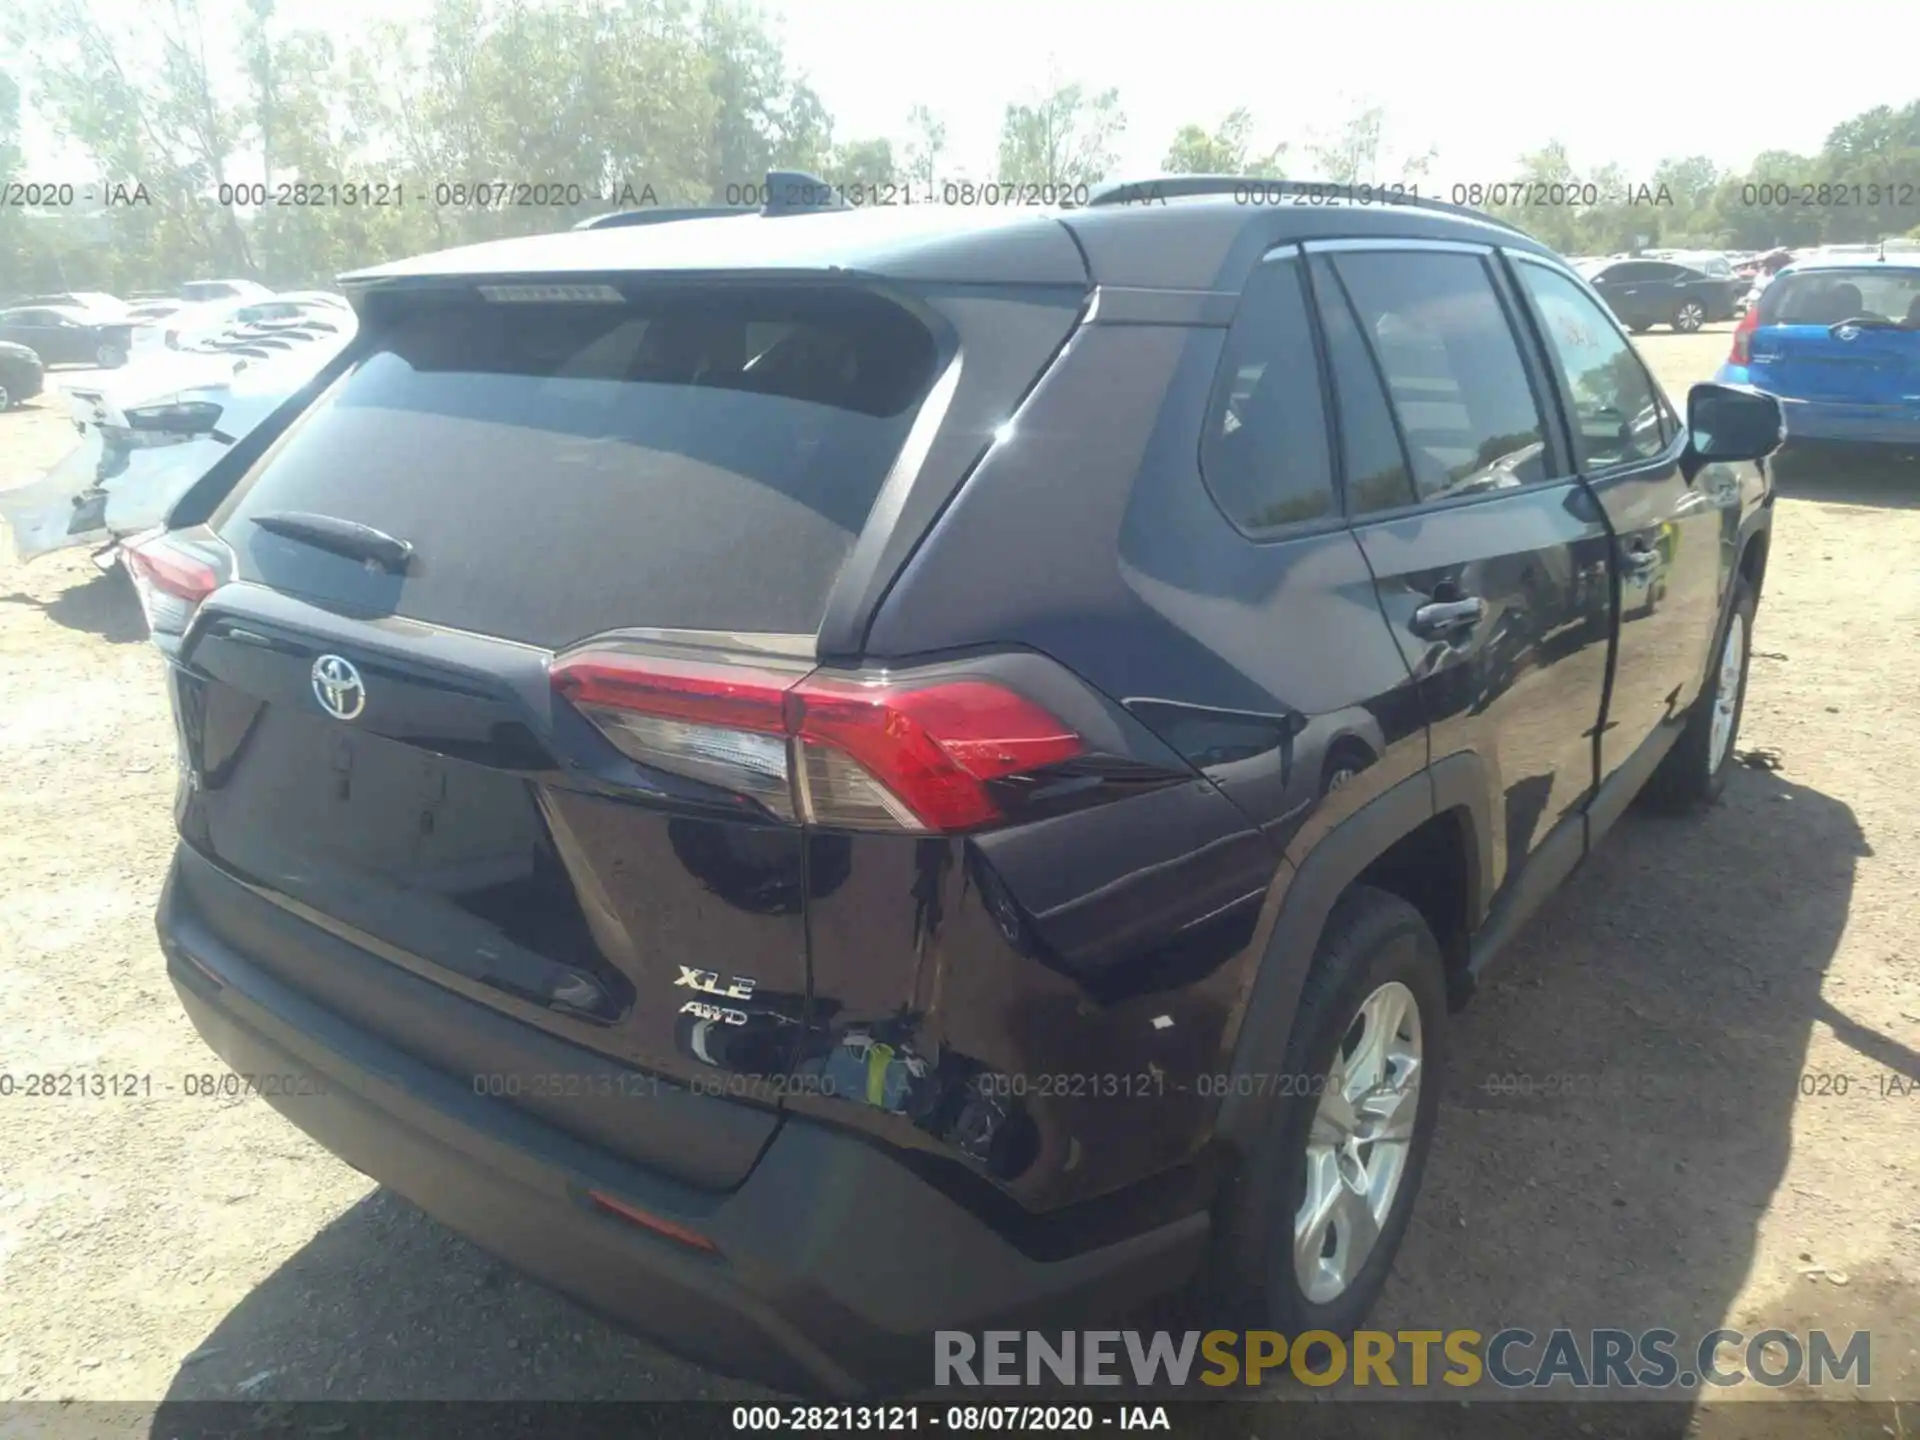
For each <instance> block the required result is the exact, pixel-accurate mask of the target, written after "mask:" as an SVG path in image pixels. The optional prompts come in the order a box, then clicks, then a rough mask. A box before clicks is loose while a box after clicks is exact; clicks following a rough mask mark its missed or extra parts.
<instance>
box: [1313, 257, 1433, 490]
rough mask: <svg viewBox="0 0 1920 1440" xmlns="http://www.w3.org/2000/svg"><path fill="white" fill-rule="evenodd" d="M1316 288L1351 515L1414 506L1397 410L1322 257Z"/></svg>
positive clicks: (1337, 279) (1315, 277) (1316, 270)
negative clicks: (1391, 406)
mask: <svg viewBox="0 0 1920 1440" xmlns="http://www.w3.org/2000/svg"><path fill="white" fill-rule="evenodd" d="M1313 291H1314V297H1315V299H1316V301H1317V302H1318V306H1319V310H1320V328H1321V331H1322V332H1323V333H1324V334H1325V335H1326V337H1327V360H1328V363H1329V366H1330V368H1331V369H1332V371H1333V391H1334V403H1335V408H1336V411H1337V413H1338V415H1339V417H1340V460H1341V469H1340V474H1341V478H1342V480H1343V481H1344V482H1345V484H1346V490H1347V513H1348V514H1350V515H1366V514H1371V513H1372V512H1373V511H1375V510H1387V509H1391V508H1392V507H1393V506H1396V505H1410V504H1412V503H1413V500H1414V498H1415V497H1414V490H1413V476H1412V475H1411V474H1410V473H1409V472H1408V470H1407V456H1406V452H1405V451H1404V450H1402V449H1401V448H1400V434H1399V432H1398V430H1396V429H1395V428H1394V421H1393V412H1392V411H1391V410H1389V409H1388V408H1387V392H1386V390H1385V388H1384V386H1383V384H1382V381H1381V379H1380V370H1379V367H1377V366H1376V365H1375V364H1374V363H1373V355H1372V353H1371V352H1370V351H1369V350H1368V349H1367V341H1366V337H1365V336H1363V335H1362V334H1361V333H1360V325H1359V322H1358V321H1356V320H1355V319H1354V318H1353V309H1352V306H1351V305H1350V304H1349V303H1348V301H1347V294H1346V291H1345V289H1343V288H1342V286H1341V284H1340V277H1339V276H1337V275H1335V274H1334V273H1333V267H1332V266H1331V265H1329V264H1328V263H1327V262H1326V260H1325V259H1324V258H1323V259H1318V260H1315V261H1314V262H1313Z"/></svg>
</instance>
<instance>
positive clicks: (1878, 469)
mask: <svg viewBox="0 0 1920 1440" xmlns="http://www.w3.org/2000/svg"><path fill="white" fill-rule="evenodd" d="M1773 469H1774V479H1775V481H1776V482H1777V486H1778V489H1779V492H1780V494H1782V495H1784V496H1787V497H1789V498H1790V499H1794V500H1830V501H1836V502H1838V503H1841V504H1847V505H1877V506H1881V507H1883V508H1886V509H1890V510H1912V509H1914V508H1915V507H1916V506H1920V446H1916V447H1915V449H1914V451H1913V452H1912V453H1910V454H1905V455H1889V454H1881V453H1874V452H1871V451H1863V450H1857V449H1848V448H1845V447H1833V446H1828V447H1816V446H1809V445H1796V444H1795V443H1794V442H1793V441H1791V440H1789V441H1788V442H1787V444H1786V446H1785V447H1784V448H1783V449H1782V450H1781V452H1780V454H1779V455H1778V456H1777V457H1776V458H1775V460H1774V462H1773Z"/></svg>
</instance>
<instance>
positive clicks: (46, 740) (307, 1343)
mask: <svg viewBox="0 0 1920 1440" xmlns="http://www.w3.org/2000/svg"><path fill="white" fill-rule="evenodd" d="M1716 332H1717V333H1716ZM1716 332H1709V333H1707V334H1704V335H1700V336H1696V337H1679V336H1670V335H1666V334H1656V335H1651V336H1647V337H1644V338H1643V339H1642V341H1641V343H1642V345H1643V347H1644V350H1645V352H1646V353H1647V354H1648V355H1649V356H1650V357H1651V359H1652V360H1653V362H1654V364H1655V365H1656V367H1657V368H1658V369H1659V370H1660V373H1661V376H1662V378H1663V380H1664V382H1665V383H1666V385H1667V386H1668V388H1669V390H1670V392H1671V393H1673V394H1674V395H1675V396H1676V397H1681V396H1684V393H1685V389H1686V386H1687V385H1688V384H1689V383H1690V382H1692V381H1694V380H1698V379H1703V378H1705V377H1706V376H1707V375H1708V374H1709V373H1710V372H1711V369H1712V367H1713V365H1714V364H1715V363H1717V361H1718V360H1719V358H1720V357H1721V356H1722V355H1723V354H1724V353H1725V348H1726V343H1727V340H1726V335H1725V333H1724V327H1716ZM72 438H73V435H72V431H71V429H70V427H68V425H67V424H66V421H65V419H64V416H63V414H62V413H61V409H60V406H59V404H58V401H57V397H48V398H47V399H46V400H43V401H42V402H40V404H39V405H38V406H37V407H34V408H30V409H28V410H26V411H23V412H21V413H16V414H12V415H4V416H0V485H5V484H8V483H17V482H19V481H21V480H24V479H26V478H28V477H29V476H30V475H32V474H33V473H34V472H35V471H36V470H37V469H38V467H40V466H43V465H46V464H48V463H51V462H52V461H53V460H54V459H56V458H57V457H58V456H59V455H60V454H61V453H62V452H63V451H64V450H65V449H66V448H67V447H68V446H69V445H70V444H71V443H72ZM1905 479H1906V482H1907V483H1906V484H1905V485H1904V486H1903V485H1902V483H1901V477H1898V476H1885V477H1880V478H1879V479H1878V480H1870V481H1861V480H1847V481H1844V482H1841V481H1836V480H1833V479H1831V478H1828V479H1818V478H1810V479H1808V480H1806V481H1804V482H1801V483H1799V484H1798V485H1797V486H1796V488H1795V489H1794V490H1793V491H1792V493H1791V494H1790V495H1789V498H1787V499H1785V500H1784V501H1783V502H1782V506H1781V511H1780V515H1779V520H1778V525H1777V542H1776V546H1775V553H1774V558H1773V562H1772V569H1771V573H1770V576H1769V579H1768V586H1767V596H1766V603H1765V605H1764V606H1763V608H1762V610H1761V618H1760V624H1759V627H1758V630H1757V634H1756V641H1755V643H1756V646H1757V651H1758V654H1757V657H1756V659H1755V662H1754V667H1753V678H1752V691H1751V697H1750V700H1749V702H1748V707H1747V717H1746V730H1745V734H1744V736H1743V741H1742V743H1743V746H1744V747H1747V748H1749V749H1754V748H1759V749H1764V750H1769V751H1772V752H1775V753H1776V754H1777V755H1778V757H1779V759H1780V761H1781V765H1782V768H1781V769H1780V770H1779V771H1778V772H1777V773H1770V772H1767V771H1764V770H1760V769H1753V768H1744V769H1741V770H1740V771H1739V772H1738V773H1737V774H1736V775H1735V776H1734V777H1733V782H1732V784H1731V786H1730V787H1729V792H1728V795H1727V798H1726V799H1725V801H1724V802H1723V803H1722V804H1721V805H1720V806H1719V807H1718V808H1717V809H1716V810H1715V811H1714V812H1712V813H1711V814H1709V815H1706V816H1704V817H1701V818H1698V819H1692V820H1685V821H1662V820H1657V819H1654V818H1649V817H1644V816H1641V815H1638V814H1635V815H1632V816H1630V817H1629V818H1628V820H1627V821H1626V822H1624V823H1623V825H1622V826H1621V828H1620V829H1619V830H1618V831H1616V832H1615V834H1614V836H1613V837H1612V838H1610V839H1609V841H1608V842H1607V844H1606V845H1605V847H1604V848H1603V849H1602V851H1601V852H1600V853H1599V854H1598V855H1597V856H1596V857H1595V858H1594V859H1593V861H1592V862H1591V863H1590V864H1589V865H1588V866H1587V867H1586V868H1585V869H1584V870H1583V871H1582V872H1581V873H1580V874H1579V875H1578V876H1577V877H1576V879H1575V881H1574V882H1573V883H1572V884H1571V885H1570V886H1569V888H1568V889H1567V890H1566V891H1565V892H1564V893H1563V894H1561V895H1560V896H1559V897H1557V898H1556V899H1555V900H1554V901H1553V902H1552V903H1551V904H1550V905H1549V907H1548V908H1547V910H1546V911H1545V912H1544V913H1543V914H1542V915H1541V917H1540V918H1539V919H1538V920H1537V921H1536V922H1535V923H1534V924H1533V926H1532V928H1531V930H1530V931H1529V933H1528V934H1527V935H1525V936H1524V937H1523V938H1522V940H1521V941H1520V942H1519V943H1518V944H1517V945H1516V947H1515V951H1514V953H1513V956H1512V960H1511V963H1509V964H1508V965H1507V966H1506V967H1505V968H1504V969H1503V970H1502V971H1501V972H1500V974H1499V976H1498V978H1497V979H1496V980H1495V982H1494V983H1493V984H1492V985H1491V987H1490V989H1489V990H1488V991H1487V992H1486V993H1485V994H1483V996H1482V997H1481V998H1480V999H1479V1000H1478V1001H1477V1002H1476V1004H1475V1005H1474V1007H1473V1008H1471V1009H1470V1010H1469V1011H1467V1012H1466V1013H1465V1014H1464V1015H1463V1016H1462V1017H1461V1019H1460V1023H1459V1028H1458V1032H1457V1039H1456V1044H1455V1051H1454V1056H1453V1061H1452V1065H1451V1073H1450V1074H1448V1075H1447V1077H1446V1082H1447V1086H1448V1092H1447V1093H1448V1096H1449V1101H1448V1103H1447V1105H1446V1107H1445V1110H1444V1113H1443V1118H1442V1121H1441V1131H1440V1137H1439V1141H1438V1145H1437V1147H1436V1152H1435V1156H1434V1160H1433V1163H1432V1166H1431V1169H1430V1172H1429V1176H1428V1179H1427V1185H1426V1190H1425V1193H1424V1194H1423V1196H1422V1197H1421V1200H1420V1203H1419V1207H1418V1210H1417V1212H1416V1214H1415V1219H1414V1225H1413V1230H1412V1232H1411V1234H1410V1236H1409V1238H1408V1241H1407V1244H1406V1247H1405V1249H1404V1251H1403V1252H1402V1255H1401V1257H1400V1260H1399V1264H1398V1267H1397V1271H1396V1275H1395V1278H1394V1281H1393V1283H1392V1285H1391V1286H1390V1288H1389V1291H1388V1294H1387V1298H1386V1301H1385V1304H1384V1312H1385V1313H1384V1314H1382V1315H1381V1316H1380V1317H1379V1318H1380V1319H1381V1320H1382V1321H1383V1322H1384V1323H1385V1324H1386V1325H1387V1326H1388V1327H1389V1328H1392V1327H1409V1328H1418V1327H1423V1326H1431V1327H1445V1326H1456V1325H1462V1324H1470V1325H1475V1326H1478V1327H1480V1328H1482V1329H1483V1330H1488V1331H1491V1330H1492V1329H1494V1328H1497V1327H1499V1326H1500V1325H1503V1324H1524V1325H1527V1326H1529V1327H1531V1328H1533V1329H1535V1330H1545V1329H1548V1328H1551V1327H1552V1326H1553V1325H1555V1324H1569V1325H1573V1326H1576V1327H1580V1328H1586V1327H1588V1326H1620V1327H1623V1328H1626V1329H1630V1330H1640V1329H1644V1328H1647V1327H1652V1326H1667V1327H1669V1328H1672V1329H1674V1330H1677V1331H1679V1332H1681V1333H1682V1334H1683V1335H1686V1334H1688V1333H1689V1332H1693V1333H1698V1332H1702V1331H1705V1330H1708V1329H1711V1328H1712V1327H1714V1326H1715V1325H1718V1324H1722V1323H1724V1324H1727V1325H1730V1326H1735V1327H1739V1328H1743V1329H1746V1330H1749V1331H1751V1330H1757V1329H1761V1328H1765V1327H1768V1326H1782V1327H1786V1328H1788V1329H1804V1328H1806V1327H1810V1326H1825V1327H1827V1328H1829V1329H1841V1330H1845V1329H1850V1328H1854V1327H1871V1328H1872V1329H1873V1330H1874V1331H1875V1333H1876V1347H1875V1352H1874V1356H1873V1361H1874V1372H1873V1379H1874V1389H1875V1390H1876V1391H1878V1392H1879V1393H1880V1394H1882V1395H1883V1396H1889V1397H1897V1398H1903V1399H1913V1400H1920V1355H1916V1353H1915V1351H1914V1349H1913V1348H1912V1347H1913V1346H1914V1344H1915V1343H1916V1341H1915V1340H1914V1321H1915V1320H1916V1318H1920V1163H1917V1162H1920V1054H1917V1053H1916V1052H1917V1051H1920V961H1917V960H1916V949H1915V947H1916V941H1915V939H1914V935H1915V920H1916V915H1917V914H1920V905H1917V904H1916V900H1915V894H1916V889H1917V888H1920V874H1916V857H1917V856H1920V847H1917V846H1916V839H1917V838H1920V837H1917V836H1916V833H1915V832H1916V830H1917V829H1920V747H1916V746H1915V745H1914V744H1913V743H1912V740H1911V732H1912V726H1913V717H1914V716H1915V715H1916V714H1920V680H1917V679H1916V669H1915V668H1914V667H1913V666H1912V657H1913V656H1914V655H1915V653H1916V648H1915V642H1916V627H1917V626H1920V508H1915V501H1914V495H1915V494H1920V474H1916V475H1909V476H1907V477H1905ZM159 670H160V661H159V659H158V657H157V655H156V654H155V653H154V652H153V651H152V650H151V648H150V647H149V646H148V645H146V644H145V643H144V641H143V638H142V633H141V625H140V621H139V617H138V614H137V612H136V610H135V609H134V607H133V605H132V601H131V598H130V595H129V594H128V592H127V591H126V589H125V588H124V586H123V585H122V584H120V583H119V582H118V581H117V580H110V579H107V578H104V577H100V576H98V575H97V574H96V573H95V572H94V571H93V569H92V568H91V566H90V565H89V564H88V563H87V560H86V558H85V556H84V555H83V554H68V555H63V556H56V557H51V558H49V559H46V560H43V561H40V562H37V563H36V564H34V565H32V566H28V567H22V566H19V565H17V564H15V563H14V562H13V561H12V560H11V558H10V556H8V557H7V558H4V559H0V766H3V767H4V768H3V770H0V773H3V774H4V776H5V783H4V786H3V787H0V1071H4V1072H7V1073H9V1074H11V1075H13V1076H16V1077H18V1076H23V1075H25V1074H26V1073H28V1072H56V1073H67V1072H76V1073H86V1074H102V1075H107V1074H111V1075H118V1076H130V1077H151V1079H150V1084H151V1094H150V1095H149V1094H147V1093H144V1091H143V1093H141V1094H139V1095H138V1096H135V1097H128V1098H120V1099H113V1098H102V1099H91V1098H89V1099H66V1100H31V1101H29V1100H25V1099H22V1098H19V1097H18V1096H17V1095H16V1096H15V1098H11V1099H0V1106H3V1107H4V1110H3V1111H0V1113H3V1114H4V1117H5V1118H4V1122H3V1123H0V1398H16V1399H26V1398H38V1399H54V1398H64V1397H76V1398H80V1399H94V1400H106V1399H126V1400H140V1401H144V1402H147V1405H148V1408H149V1410H150V1407H151V1403H152V1402H155V1401H158V1400H159V1399H161V1398H162V1397H171V1398H174V1399H192V1398H202V1397H205V1398H215V1397H232V1396H244V1397H251V1398H254V1399H259V1400H271V1399H293V1398H321V1397H325V1398H335V1399H344V1398H358V1397H377V1398H401V1397H420V1398H426V1397H475V1398H489V1397H499V1398H507V1397H514V1398H535V1397H574V1398H611V1397H636V1398H638V1397H660V1398H682V1397H694V1396H743V1395H750V1394H751V1393H752V1392H751V1391H749V1390H748V1389H747V1388H746V1387H742V1386H739V1385H736V1384H733V1383H730V1382H724V1381H719V1380H715V1379H713V1378H711V1377H708V1376H706V1375H704V1374H703V1373H702V1372H700V1371H698V1370H696V1369H694V1368H692V1367H690V1366H688V1365H686V1364H683V1363H681V1362H679V1361H677V1360H673V1359H670V1358H668V1357H665V1356H663V1355H662V1354H660V1353H659V1352H658V1351H656V1350H654V1349H653V1348H651V1347H650V1346H648V1345H645V1344H643V1343H641V1342H639V1341H637V1340H635V1339H633V1338H630V1337H628V1336H626V1335H623V1334H621V1333H619V1332H617V1331H614V1330H612V1329H609V1328H607V1327H606V1326H604V1325H602V1324H600V1323H599V1322H598V1321H596V1320H595V1319H593V1318H592V1317H590V1316H588V1315H586V1314H584V1313H583V1312H581V1311H580V1310H578V1309H576V1308H575V1307H573V1306H572V1305H571V1304H570V1303H569V1302H567V1301H565V1300H562V1299H559V1298H557V1297H555V1296H553V1295H551V1294H548V1293H547V1292H545V1291H544V1290H541V1289H540V1288H538V1287H536V1286H534V1285H532V1284H529V1283H527V1282H524V1281H522V1280H520V1279H518V1278H517V1277H515V1276H514V1275H512V1274H509V1273H507V1272H505V1271H503V1270H502V1269H501V1268H500V1267H498V1266H497V1265H495V1264H493V1263H492V1262H491V1261H489V1260H488V1259H487V1258H486V1257H484V1256H482V1255H481V1254H479V1253H478V1252H477V1251H475V1250H474V1249H472V1248H471V1247H469V1246H467V1245H466V1244H465V1243H463V1242H461V1241H459V1240H457V1239H455V1238H453V1237H452V1236H450V1235H449V1234H447V1233H446V1232H444V1231H443V1230H441V1229H440V1228H439V1227H438V1226H437V1225H436V1224H434V1223H433V1222H432V1221H430V1220H427V1219H426V1218H424V1217H423V1216H421V1215H420V1214H418V1213H417V1212H415V1211H413V1210H412V1209H411V1208H410V1207H409V1206H407V1205H406V1204H404V1203H403V1202H400V1201H398V1200H396V1199H394V1198H392V1197H390V1196H388V1195H386V1194H383V1193H381V1192H380V1191H378V1190H376V1189H375V1188H374V1187H373V1186H372V1185H371V1184H370V1183H369V1182H368V1181H366V1180H365V1179H364V1178H362V1177H361V1176H360V1175H358V1174H356V1173H355V1172H353V1171H351V1170H349V1169H347V1168H346V1167H345V1166H344V1165H341V1164H339V1163H338V1162H336V1161H335V1160H333V1159H332V1158H331V1157H330V1156H328V1155H327V1154H325V1153H324V1152H322V1151H321V1150H320V1149H318V1148H317V1147H316V1146H314V1145H312V1144H311V1143H309V1142H308V1141H307V1140H306V1139H305V1138H304V1137H303V1136H301V1135H300V1134H299V1133H297V1132H296V1131H295V1130H294V1129H292V1128H291V1127H290V1126H289V1125H288V1124H286V1123H285V1122H284V1121H282V1120H281V1119H280V1118H279V1117H278V1116H277V1115H276V1114H275V1113H274V1112H273V1111H271V1110H270V1109H268V1108H267V1106H266V1105H265V1104H263V1103H261V1102H259V1101H256V1100H248V1099H240V1100H209V1099H201V1098H189V1097H188V1096H187V1095H186V1094H185V1093H184V1089H185V1085H186V1077H188V1076H190V1075H198V1074H202V1073H212V1072H214V1071H216V1070H217V1069H218V1068H219V1067H218V1062H217V1061H215V1060H214V1059H213V1057H212V1055H211V1053H210V1052H209V1051H207V1050H206V1049H205V1048H204V1047H203V1046H202V1045H201V1044H200V1042H199V1040H198V1039H197V1038H196V1037H195V1036H194V1034H193V1033H192V1031H191V1030H190V1029H189V1027H188V1025H187V1022H186V1020H185V1019H184V1018H183V1016H182V1014H181V1012H180V1010H179V1007H178V1005H177V1004H176V1003H175V1001H174V998H173V995H172V992H171V990H170V988H169V987H168V985H167V982H166V980H165V977H164V974H163V970H162V964H161V959H160V956H159V952H158V950H157V948H156V946H155V943H154V938H153V931H152V921H151V914H152V909H153V902H154V899H155V896H156V894H157V892H158V890H159V887H160V883H161V879H162V876H163V873H164V867H165V864H166V859H167V855H168V851H169V848H170V846H171V843H172V837H171V828H170V814H169V801H170V797H171V795H172V790H173V748H172V743H173V742H172V739H171V736H170V733H169V729H168V723H167V720H166V714H165V702H164V699H163V697H162V694H161V692H160V688H159ZM1510 1075H1519V1076H1524V1075H1532V1076H1536V1077H1545V1076H1560V1075H1572V1076H1585V1077H1602V1078H1601V1081H1600V1086H1601V1088H1605V1087H1606V1085H1607V1084H1608V1083H1609V1082H1615V1081H1620V1082H1625V1083H1626V1084H1627V1085H1628V1087H1629V1088H1633V1089H1636V1090H1638V1089H1644V1090H1645V1091H1646V1092H1647V1093H1648V1094H1649V1095H1650V1096H1651V1098H1636V1099H1629V1098H1624V1097H1622V1098H1596V1097H1593V1096H1590V1095H1586V1094H1577V1095H1575V1096H1572V1097H1570V1098H1554V1099H1548V1098H1544V1097H1535V1098H1519V1097H1512V1096H1508V1095H1503V1094H1501V1093H1499V1086H1498V1084H1493V1085H1490V1084H1489V1080H1490V1078H1491V1077H1499V1076H1510ZM142 1083H143V1084H144V1083H148V1082H144V1081H143V1082H142ZM1908 1086H1911V1087H1912V1088H1913V1090H1914V1095H1913V1098H1903V1097H1902V1096H1899V1095H1896V1094H1894V1093H1893V1092H1894V1091H1895V1090H1896V1089H1900V1090H1904V1089H1905V1088H1907V1087H1908ZM1842 1091H1844V1092H1845V1093H1840V1092H1842ZM1917 1421H1920V1417H1916V1419H1910V1420H1906V1421H1905V1429H1906V1430H1908V1431H1910V1430H1913V1429H1915V1428H1916V1422H1917ZM1896 1423H1898V1422H1896ZM1879 1430H1880V1427H1879V1426H1878V1425H1877V1424H1876V1425H1875V1426H1874V1427H1873V1429H1872V1432H1871V1433H1876V1434H1877V1433H1879ZM1796 1433H1802V1432H1796ZM1886 1433H1888V1434H1894V1433H1896V1432H1895V1430H1894V1428H1893V1427H1892V1425H1889V1426H1888V1428H1887V1429H1886ZM1903 1433H1904V1432H1903Z"/></svg>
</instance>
